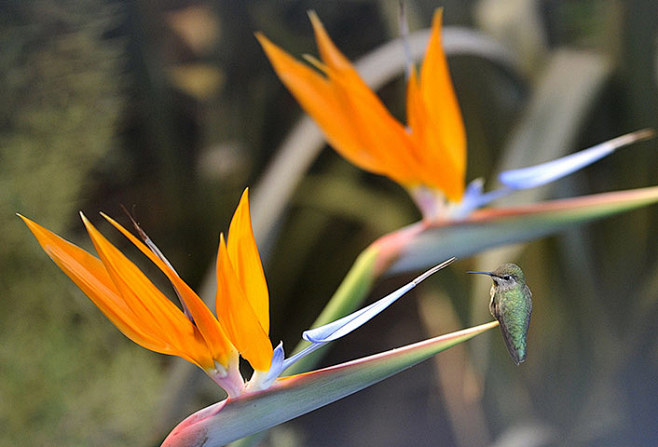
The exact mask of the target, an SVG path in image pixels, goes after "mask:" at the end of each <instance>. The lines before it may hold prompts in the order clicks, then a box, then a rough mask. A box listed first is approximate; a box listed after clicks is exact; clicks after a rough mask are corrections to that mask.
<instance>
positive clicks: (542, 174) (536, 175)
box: [498, 129, 655, 189]
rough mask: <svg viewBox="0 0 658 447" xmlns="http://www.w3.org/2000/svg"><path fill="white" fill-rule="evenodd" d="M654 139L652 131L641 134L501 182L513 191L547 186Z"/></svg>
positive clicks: (502, 176) (512, 172)
mask: <svg viewBox="0 0 658 447" xmlns="http://www.w3.org/2000/svg"><path fill="white" fill-rule="evenodd" d="M654 135H655V133H654V131H653V130H651V129H643V130H638V131H637V132H632V133H628V134H626V135H622V136H620V137H617V138H614V139H612V140H609V141H606V142H604V143H601V144H597V145H596V146H593V147H590V148H589V149H584V150H582V151H580V152H576V153H574V154H571V155H567V156H566V157H562V158H558V159H557V160H553V161H549V162H546V163H542V164H539V165H535V166H531V167H528V168H522V169H513V170H510V171H505V172H502V173H501V174H500V175H499V177H498V179H499V180H500V182H501V183H502V184H503V185H505V186H507V187H509V188H512V189H527V188H534V187H536V186H541V185H545V184H546V183H550V182H552V181H554V180H557V179H559V178H562V177H564V176H567V175H569V174H571V173H574V172H576V171H578V170H580V169H582V168H584V167H585V166H588V165H590V164H592V163H594V162H596V161H598V160H600V159H602V158H603V157H606V156H608V155H610V154H611V153H613V152H614V151H616V150H617V149H619V148H621V147H623V146H628V145H629V144H632V143H635V142H638V141H642V140H647V139H649V138H653V137H654Z"/></svg>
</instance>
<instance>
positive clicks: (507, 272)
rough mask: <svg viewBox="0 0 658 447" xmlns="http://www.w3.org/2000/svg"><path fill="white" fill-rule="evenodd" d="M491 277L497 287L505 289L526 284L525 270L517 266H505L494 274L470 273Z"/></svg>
mask: <svg viewBox="0 0 658 447" xmlns="http://www.w3.org/2000/svg"><path fill="white" fill-rule="evenodd" d="M468 273H478V274H481V275H489V276H491V279H492V280H493V282H494V284H495V285H496V286H502V287H503V288H507V287H512V286H514V285H515V284H525V276H524V275H523V270H521V267H519V266H518V265H516V264H511V263H510V264H503V265H501V266H500V267H498V268H497V269H496V270H494V271H493V272H468Z"/></svg>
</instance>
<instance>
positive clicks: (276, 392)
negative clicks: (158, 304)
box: [162, 321, 498, 447]
mask: <svg viewBox="0 0 658 447" xmlns="http://www.w3.org/2000/svg"><path fill="white" fill-rule="evenodd" d="M497 325H498V322H496V321H492V322H490V323H486V324H482V325H479V326H475V327H472V328H469V329H464V330H461V331H457V332H453V333H450V334H446V335H442V336H440V337H436V338H431V339H429V340H424V341H421V342H418V343H414V344H411V345H407V346H404V347H402V348H399V349H393V350H391V351H387V352H383V353H380V354H375V355H372V356H369V357H364V358H362V359H358V360H354V361H351V362H347V363H343V364H340V365H337V366H333V367H330V368H324V369H320V370H317V371H312V372H309V373H305V374H300V375H296V376H290V377H284V378H281V379H279V380H277V382H276V383H275V384H274V385H272V387H270V388H269V389H267V390H265V391H262V392H259V393H254V394H247V395H244V396H241V397H239V398H237V399H231V400H224V401H222V402H218V403H216V404H214V405H211V406H209V407H207V408H204V409H203V410H200V411H198V412H197V413H194V414H193V415H191V416H189V417H188V418H187V419H185V420H184V421H183V422H181V423H180V424H179V425H178V426H177V427H176V428H175V429H174V430H173V431H172V432H171V433H170V434H169V436H167V439H165V441H164V443H163V444H162V445H163V447H183V446H185V447H195V446H206V447H210V446H222V445H224V444H227V443H229V442H232V441H235V440H237V439H240V438H243V437H245V436H248V435H250V434H253V433H257V432H260V431H262V430H265V429H267V428H270V427H273V426H275V425H278V424H281V423H283V422H286V421H289V420H290V419H293V418H296V417H298V416H301V415H303V414H305V413H308V412H310V411H313V410H315V409H317V408H320V407H322V406H324V405H327V404H330V403H332V402H335V401H337V400H339V399H342V398H343V397H346V396H349V395H350V394H353V393H355V392H357V391H359V390H362V389H364V388H366V387H368V386H370V385H374V384H375V383H377V382H380V381H382V380H384V379H386V378H388V377H390V376H392V375H394V374H397V373H399V372H401V371H404V370H405V369H407V368H410V367H412V366H414V365H416V364H417V363H419V362H422V361H423V360H426V359H428V358H430V357H431V356H433V355H435V354H438V353H439V352H441V351H444V350H446V349H448V348H450V347H452V346H454V345H456V344H459V343H462V342H464V341H467V340H469V339H471V338H473V337H475V336H476V335H478V334H481V333H483V332H485V331H487V330H489V329H491V328H493V327H495V326H497Z"/></svg>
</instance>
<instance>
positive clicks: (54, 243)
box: [19, 215, 178, 355]
mask: <svg viewBox="0 0 658 447" xmlns="http://www.w3.org/2000/svg"><path fill="white" fill-rule="evenodd" d="M19 217H20V218H21V219H23V221H24V222H25V223H26V224H27V226H28V228H29V229H30V231H32V233H33V234H34V236H35V237H36V238H37V241H39V244H40V245H41V247H42V248H43V250H44V251H45V252H46V254H47V255H48V256H50V258H51V259H52V260H53V261H55V263H56V264H57V266H58V267H59V268H60V269H62V271H63V272H64V273H66V275H67V276H68V277H69V278H71V280H73V282H74V283H75V284H76V285H77V286H78V287H79V288H80V290H82V291H83V292H84V293H85V295H87V296H88V297H89V299H91V300H92V302H93V303H94V304H95V305H96V306H97V307H98V308H99V309H100V310H101V311H102V312H103V313H104V314H105V316H107V318H108V319H109V320H110V321H111V322H112V323H113V324H114V325H115V326H116V327H117V328H118V329H119V330H120V331H121V332H123V333H124V334H125V335H126V336H127V337H128V338H130V339H131V340H132V341H134V342H135V343H137V344H139V345H141V346H143V347H145V348H147V349H150V350H152V351H156V352H161V353H164V354H174V355H177V354H178V352H177V350H176V349H175V347H174V346H172V345H171V344H170V343H169V342H168V341H167V339H166V338H165V337H163V336H162V334H161V333H160V331H158V330H153V328H152V326H150V325H145V324H143V322H142V321H141V320H140V319H139V318H138V317H137V315H136V314H135V313H134V312H133V310H132V309H131V308H130V306H128V305H127V304H126V302H125V301H124V299H123V297H122V296H121V294H120V293H119V291H118V290H117V288H116V286H115V285H114V282H113V281H112V279H111V278H110V276H109V275H108V273H107V271H106V270H105V267H104V266H103V263H102V262H101V261H100V260H99V259H98V258H96V257H94V256H92V255H90V254H89V253H87V252H86V251H84V250H82V249H81V248H79V247H77V246H75V245H73V244H72V243H70V242H68V241H66V240H64V239H62V238H60V237H59V236H57V235H56V234H54V233H52V232H51V231H48V230H47V229H45V228H44V227H42V226H40V225H39V224H37V223H35V222H33V221H31V220H30V219H27V218H26V217H23V216H20V215H19Z"/></svg>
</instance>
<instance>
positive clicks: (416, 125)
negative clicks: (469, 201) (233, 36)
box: [256, 10, 466, 202]
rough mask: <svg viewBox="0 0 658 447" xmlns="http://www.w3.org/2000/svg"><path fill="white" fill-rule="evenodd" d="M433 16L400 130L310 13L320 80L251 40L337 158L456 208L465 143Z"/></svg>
mask: <svg viewBox="0 0 658 447" xmlns="http://www.w3.org/2000/svg"><path fill="white" fill-rule="evenodd" d="M441 16H442V12H441V10H437V12H436V13H435V14H434V19H433V23H432V32H431V37H430V41H429V45H428V48H427V53H426V55H425V60H424V61H423V64H422V67H421V70H420V78H418V77H417V76H416V74H415V73H412V75H411V77H410V79H409V84H408V87H407V119H408V127H407V128H405V127H404V126H403V125H402V124H401V123H400V122H398V121H397V120H396V119H395V118H394V117H393V116H392V115H391V114H390V113H389V112H388V111H387V110H386V108H385V107H384V105H383V104H382V103H381V101H380V100H379V98H378V97H377V95H376V94H375V93H373V92H372V91H371V90H370V89H369V88H368V86H367V85H366V83H365V82H364V81H363V80H362V79H361V78H360V76H359V75H358V73H357V72H356V70H355V69H354V67H353V66H352V64H350V62H349V61H348V60H347V58H346V57H345V56H344V55H343V54H342V53H341V52H340V51H339V50H338V49H337V48H336V46H335V45H334V44H333V42H332V41H331V39H330V38H329V35H328V34H327V32H326V31H325V29H324V27H323V26H322V23H320V19H318V17H317V16H316V15H315V14H314V13H311V14H310V18H311V22H312V24H313V30H314V32H315V39H316V42H317V45H318V49H319V52H320V57H321V59H322V62H320V61H316V60H311V62H312V63H313V65H315V66H316V68H318V70H320V71H321V72H322V74H321V73H319V72H318V71H316V70H314V69H312V68H310V67H309V66H307V65H305V64H302V63H300V62H298V61H296V60H295V59H294V58H293V57H291V56H290V55H289V54H288V53H286V52H285V51H283V50H282V49H281V48H279V47H278V46H276V45H275V44H273V43H272V42H271V41H270V40H268V39H267V38H266V37H265V36H263V35H262V34H260V33H258V34H256V37H257V38H258V40H259V41H260V43H261V45H262V46H263V49H264V50H265V53H266V54H267V57H268V58H269V59H270V62H271V63H272V66H273V67H274V70H275V71H276V73H277V75H278V76H279V78H280V79H281V81H282V82H283V83H284V84H285V85H286V87H287V88H288V89H289V90H290V92H291V93H292V94H293V95H294V96H295V98H296V99H297V101H298V102H299V103H300V105H301V106H302V108H303V109H304V110H305V111H306V112H307V113H308V114H309V115H311V117H312V118H313V119H314V120H315V121H316V123H317V124H318V125H319V126H320V128H321V129H322V131H323V132H324V134H325V136H326V138H327V140H328V141H329V143H330V144H331V145H332V146H333V147H334V149H336V150H337V151H338V152H339V153H340V154H341V155H342V156H343V157H345V158H347V159H348V160H349V161H350V162H352V163H354V164H355V165H357V166H359V167H361V168H363V169H365V170H368V171H371V172H374V173H377V174H382V175H386V176H388V177H390V178H391V179H393V180H394V181H396V182H398V183H399V184H401V185H403V186H404V187H407V188H410V189H413V188H416V187H419V186H424V187H428V188H432V189H437V190H440V191H443V193H444V194H445V196H446V197H447V198H448V199H449V200H451V201H454V202H458V201H459V200H460V199H461V198H462V196H463V194H464V186H465V182H464V176H465V171H466V137H465V132H464V124H463V122H462V117H461V111H460V109H459V105H458V103H457V99H456V97H455V93H454V90H453V87H452V81H451V79H450V74H449V72H448V66H447V63H446V58H445V54H444V52H443V48H442V46H441Z"/></svg>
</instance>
